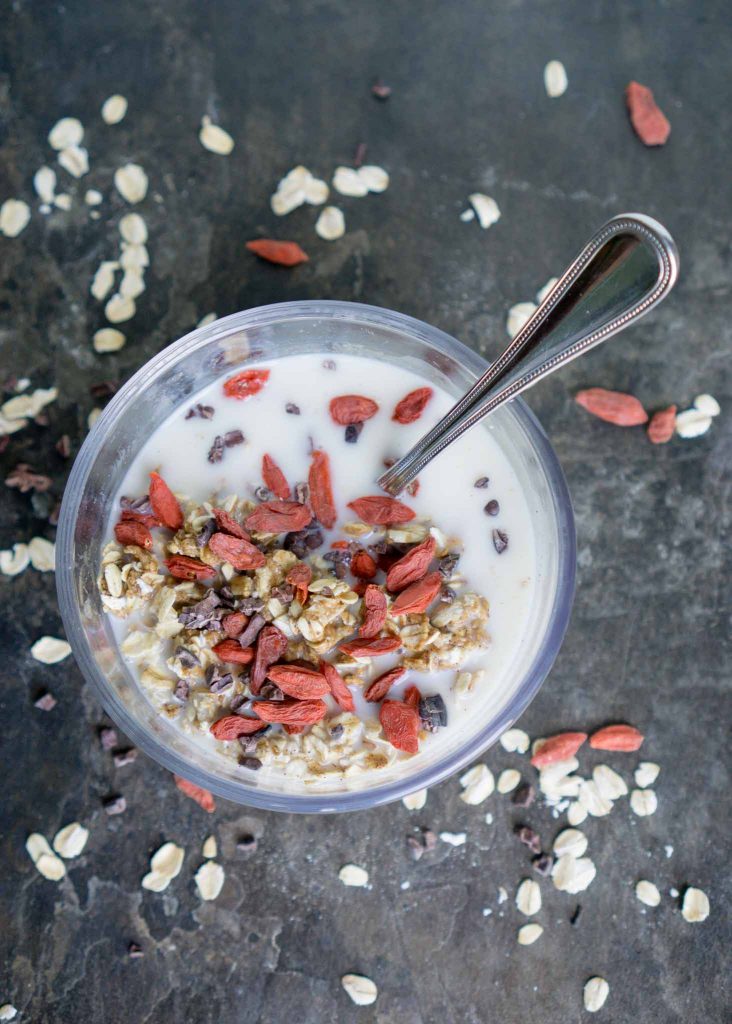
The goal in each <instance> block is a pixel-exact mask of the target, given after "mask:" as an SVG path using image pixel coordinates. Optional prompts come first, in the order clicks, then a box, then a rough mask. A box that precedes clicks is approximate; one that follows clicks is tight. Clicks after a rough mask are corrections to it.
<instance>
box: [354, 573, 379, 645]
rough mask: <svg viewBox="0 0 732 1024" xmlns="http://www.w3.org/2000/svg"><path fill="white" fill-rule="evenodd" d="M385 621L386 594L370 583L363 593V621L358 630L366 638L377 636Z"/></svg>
mask: <svg viewBox="0 0 732 1024" xmlns="http://www.w3.org/2000/svg"><path fill="white" fill-rule="evenodd" d="M385 622H386V594H385V593H384V592H383V590H380V589H379V588H378V587H377V586H374V584H373V583H370V584H369V585H368V586H367V587H366V590H365V591H364V595H363V622H362V623H361V628H360V629H359V631H358V635H359V636H360V637H365V638H366V639H367V640H368V639H371V638H372V637H375V636H378V635H379V633H380V632H381V630H382V629H383V628H384V623H385Z"/></svg>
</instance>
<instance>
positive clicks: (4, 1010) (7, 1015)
mask: <svg viewBox="0 0 732 1024" xmlns="http://www.w3.org/2000/svg"><path fill="white" fill-rule="evenodd" d="M17 1016H18V1011H17V1010H16V1008H15V1007H14V1006H13V1004H12V1003H3V1005H2V1006H0V1020H15V1018H16V1017H17Z"/></svg>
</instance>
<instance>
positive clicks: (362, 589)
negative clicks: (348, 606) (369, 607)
mask: <svg viewBox="0 0 732 1024" xmlns="http://www.w3.org/2000/svg"><path fill="white" fill-rule="evenodd" d="M368 585H369V583H368V580H359V581H358V583H354V584H353V586H352V587H351V590H352V591H353V593H354V594H358V596H359V597H363V595H364V594H365V593H366V589H367V587H368Z"/></svg>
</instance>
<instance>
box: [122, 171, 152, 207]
mask: <svg viewBox="0 0 732 1024" xmlns="http://www.w3.org/2000/svg"><path fill="white" fill-rule="evenodd" d="M147 184H148V183H147V175H146V174H145V172H144V170H143V169H142V167H140V165H139V164H125V165H124V166H123V167H118V168H117V170H116V171H115V172H114V185H115V188H116V189H117V191H118V192H119V194H120V195H121V196H122V198H123V199H126V200H127V202H128V203H132V204H133V205H134V204H135V203H140V202H142V200H143V199H144V198H145V196H146V195H147Z"/></svg>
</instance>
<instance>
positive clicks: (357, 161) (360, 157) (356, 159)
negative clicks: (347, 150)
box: [353, 142, 366, 168]
mask: <svg viewBox="0 0 732 1024" xmlns="http://www.w3.org/2000/svg"><path fill="white" fill-rule="evenodd" d="M365 159H366V143H365V142H359V144H358V145H357V146H356V152H355V153H354V154H353V166H354V167H356V168H359V167H362V166H363V162H364V160H365Z"/></svg>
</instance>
